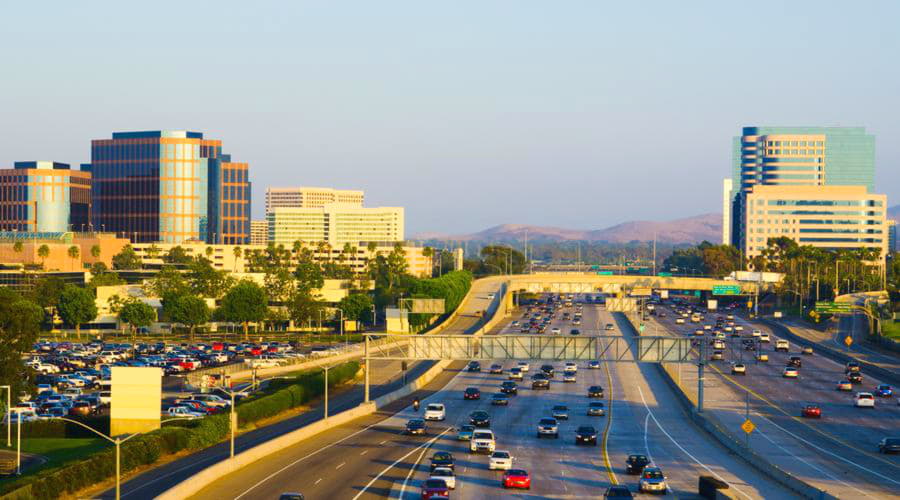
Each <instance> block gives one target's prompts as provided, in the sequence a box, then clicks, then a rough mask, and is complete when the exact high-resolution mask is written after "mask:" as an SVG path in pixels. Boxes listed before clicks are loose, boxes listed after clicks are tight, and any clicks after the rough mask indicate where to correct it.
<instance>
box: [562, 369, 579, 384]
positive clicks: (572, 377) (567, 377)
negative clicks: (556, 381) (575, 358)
mask: <svg viewBox="0 0 900 500" xmlns="http://www.w3.org/2000/svg"><path fill="white" fill-rule="evenodd" d="M576 373H577V372H573V371H572V370H566V371H564V372H563V382H577V381H578V380H577V378H576Z"/></svg>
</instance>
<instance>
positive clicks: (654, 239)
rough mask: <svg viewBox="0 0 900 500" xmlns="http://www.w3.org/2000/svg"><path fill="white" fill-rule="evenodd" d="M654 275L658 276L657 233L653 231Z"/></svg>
mask: <svg viewBox="0 0 900 500" xmlns="http://www.w3.org/2000/svg"><path fill="white" fill-rule="evenodd" d="M653 276H656V233H655V232H654V233H653Z"/></svg>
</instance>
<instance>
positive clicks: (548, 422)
mask: <svg viewBox="0 0 900 500" xmlns="http://www.w3.org/2000/svg"><path fill="white" fill-rule="evenodd" d="M541 425H556V420H555V419H552V418H542V419H541Z"/></svg>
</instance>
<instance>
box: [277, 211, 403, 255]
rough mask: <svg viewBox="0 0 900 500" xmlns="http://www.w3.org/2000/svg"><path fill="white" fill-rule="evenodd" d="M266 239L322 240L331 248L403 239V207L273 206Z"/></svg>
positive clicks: (286, 242)
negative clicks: (362, 242)
mask: <svg viewBox="0 0 900 500" xmlns="http://www.w3.org/2000/svg"><path fill="white" fill-rule="evenodd" d="M266 218H267V220H268V223H269V241H271V242H274V243H275V244H282V245H285V246H290V245H293V244H294V242H295V241H297V240H300V241H302V242H318V241H324V242H326V243H328V244H329V245H331V246H332V247H333V248H340V247H343V246H344V244H345V243H350V244H351V245H356V244H358V243H359V242H361V241H378V242H393V241H403V232H404V227H403V225H404V221H403V219H404V217H403V208H402V207H365V208H363V207H351V206H348V205H342V204H331V205H325V206H323V207H320V208H289V207H276V208H275V209H273V210H272V211H270V212H268V213H267V214H266Z"/></svg>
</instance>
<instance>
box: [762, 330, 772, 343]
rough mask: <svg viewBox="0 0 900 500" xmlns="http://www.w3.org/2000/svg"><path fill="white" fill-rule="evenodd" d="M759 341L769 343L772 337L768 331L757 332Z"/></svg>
mask: <svg viewBox="0 0 900 500" xmlns="http://www.w3.org/2000/svg"><path fill="white" fill-rule="evenodd" d="M759 341H760V342H765V343H769V342H771V341H772V337H771V336H769V334H768V333H765V332H764V333H761V334H759Z"/></svg>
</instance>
